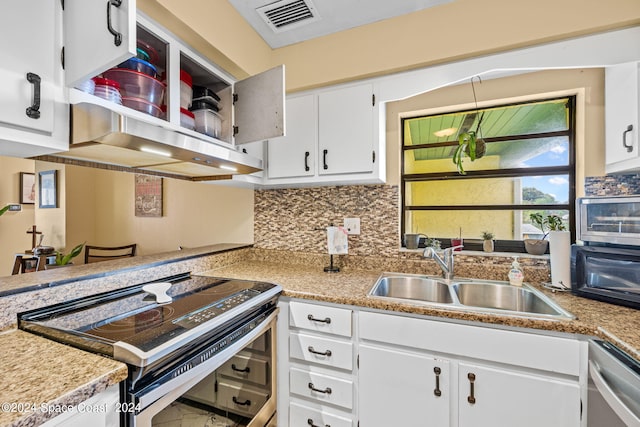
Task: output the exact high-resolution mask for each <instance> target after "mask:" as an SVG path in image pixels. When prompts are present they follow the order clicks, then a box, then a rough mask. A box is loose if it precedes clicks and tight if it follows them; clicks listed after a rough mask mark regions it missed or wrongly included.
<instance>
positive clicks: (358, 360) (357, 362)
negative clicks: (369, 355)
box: [356, 354, 360, 369]
mask: <svg viewBox="0 0 640 427" xmlns="http://www.w3.org/2000/svg"><path fill="white" fill-rule="evenodd" d="M356 368H358V369H360V355H359V354H358V355H357V356H356Z"/></svg>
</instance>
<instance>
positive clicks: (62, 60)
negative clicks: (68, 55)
mask: <svg viewBox="0 0 640 427" xmlns="http://www.w3.org/2000/svg"><path fill="white" fill-rule="evenodd" d="M60 64H61V65H62V69H63V70H64V46H62V49H61V50H60Z"/></svg>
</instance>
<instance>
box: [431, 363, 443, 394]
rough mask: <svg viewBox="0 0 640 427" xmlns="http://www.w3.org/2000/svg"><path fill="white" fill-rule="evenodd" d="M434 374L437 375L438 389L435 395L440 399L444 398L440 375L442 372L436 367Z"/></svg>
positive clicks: (434, 392)
mask: <svg viewBox="0 0 640 427" xmlns="http://www.w3.org/2000/svg"><path fill="white" fill-rule="evenodd" d="M433 373H434V374H436V389H435V390H433V394H435V395H436V396H438V397H440V396H442V391H441V390H440V374H441V373H442V370H441V369H440V368H438V367H437V366H436V367H435V368H433Z"/></svg>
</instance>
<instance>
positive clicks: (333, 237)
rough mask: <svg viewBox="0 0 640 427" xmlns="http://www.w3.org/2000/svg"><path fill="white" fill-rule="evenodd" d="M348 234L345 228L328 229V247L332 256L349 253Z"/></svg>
mask: <svg viewBox="0 0 640 427" xmlns="http://www.w3.org/2000/svg"><path fill="white" fill-rule="evenodd" d="M348 234H349V233H348V231H347V230H346V229H345V228H343V227H327V247H328V249H329V254H330V255H344V254H346V253H347V252H348V250H349V240H348V238H347V235H348Z"/></svg>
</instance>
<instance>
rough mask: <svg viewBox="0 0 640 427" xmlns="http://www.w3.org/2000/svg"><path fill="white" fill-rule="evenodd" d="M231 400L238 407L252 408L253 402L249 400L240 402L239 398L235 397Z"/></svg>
mask: <svg viewBox="0 0 640 427" xmlns="http://www.w3.org/2000/svg"><path fill="white" fill-rule="evenodd" d="M231 400H233V403H235V404H236V405H240V406H251V401H250V400H249V399H247V400H245V401H244V402H240V401H239V400H238V398H237V397H235V396H233V397H232V398H231Z"/></svg>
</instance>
